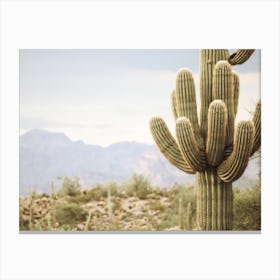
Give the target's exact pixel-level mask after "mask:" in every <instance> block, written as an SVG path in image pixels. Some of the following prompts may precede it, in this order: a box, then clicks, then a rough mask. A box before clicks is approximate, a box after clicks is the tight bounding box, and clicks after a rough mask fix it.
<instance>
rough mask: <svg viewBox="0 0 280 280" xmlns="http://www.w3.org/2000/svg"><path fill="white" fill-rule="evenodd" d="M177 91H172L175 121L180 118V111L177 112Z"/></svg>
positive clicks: (172, 107)
mask: <svg viewBox="0 0 280 280" xmlns="http://www.w3.org/2000/svg"><path fill="white" fill-rule="evenodd" d="M176 103H177V102H176V91H175V89H174V90H173V91H172V93H171V109H172V112H173V116H174V119H175V121H176V120H177V119H178V113H177V108H176Z"/></svg>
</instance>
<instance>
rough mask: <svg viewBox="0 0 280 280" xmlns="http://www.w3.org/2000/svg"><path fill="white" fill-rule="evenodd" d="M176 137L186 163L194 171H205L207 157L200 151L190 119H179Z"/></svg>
mask: <svg viewBox="0 0 280 280" xmlns="http://www.w3.org/2000/svg"><path fill="white" fill-rule="evenodd" d="M176 135H177V139H178V143H179V148H180V151H181V154H182V155H183V158H184V159H185V161H186V162H187V163H188V164H189V166H190V167H191V168H192V169H193V170H197V171H203V170H204V169H205V166H206V160H205V155H204V152H203V151H200V150H199V147H198V144H197V142H196V139H195V135H194V132H193V130H192V125H191V122H190V121H189V119H187V118H185V117H180V118H178V119H177V121H176Z"/></svg>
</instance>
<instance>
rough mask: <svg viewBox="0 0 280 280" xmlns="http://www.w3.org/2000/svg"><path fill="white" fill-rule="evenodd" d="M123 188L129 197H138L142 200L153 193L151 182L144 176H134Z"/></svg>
mask: <svg viewBox="0 0 280 280" xmlns="http://www.w3.org/2000/svg"><path fill="white" fill-rule="evenodd" d="M123 187H124V189H125V192H126V194H127V195H128V196H137V197H138V198H140V199H146V198H147V195H148V194H150V193H152V191H153V189H152V187H151V184H150V182H149V180H148V179H147V178H146V177H145V176H144V175H142V174H133V175H132V177H131V179H130V180H129V181H128V182H126V183H125V184H124V185H123Z"/></svg>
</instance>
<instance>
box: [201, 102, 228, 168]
mask: <svg viewBox="0 0 280 280" xmlns="http://www.w3.org/2000/svg"><path fill="white" fill-rule="evenodd" d="M227 118H228V112H227V108H226V105H225V103H224V102H223V101H222V100H214V101H213V102H212V103H211V104H210V106H209V110H208V133H207V135H208V136H207V142H206V154H207V161H208V163H209V164H211V165H212V166H217V165H218V164H220V163H221V161H222V160H223V156H224V149H225V144H226V143H225V139H226V129H227V123H228V120H227Z"/></svg>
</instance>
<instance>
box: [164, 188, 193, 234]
mask: <svg viewBox="0 0 280 280" xmlns="http://www.w3.org/2000/svg"><path fill="white" fill-rule="evenodd" d="M165 194H166V195H167V197H168V198H169V200H170V203H171V206H170V207H165V209H164V211H163V215H162V222H161V229H168V228H173V227H178V226H179V200H180V199H181V200H182V210H183V224H184V225H185V224H186V220H187V207H188V203H189V202H190V203H191V205H192V207H191V220H192V222H193V224H194V221H195V215H196V211H195V206H196V199H195V188H194V187H193V186H185V185H182V184H177V183H175V184H174V186H173V187H172V188H171V189H170V191H165Z"/></svg>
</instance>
